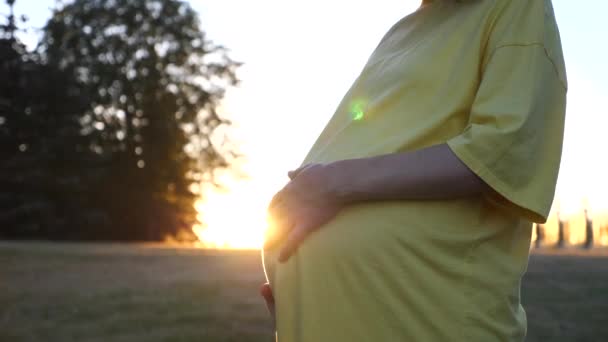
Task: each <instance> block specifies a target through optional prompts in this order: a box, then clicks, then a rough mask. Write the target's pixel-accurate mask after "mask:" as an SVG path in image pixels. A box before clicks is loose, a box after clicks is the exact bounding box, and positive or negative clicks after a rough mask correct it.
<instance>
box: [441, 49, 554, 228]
mask: <svg viewBox="0 0 608 342" xmlns="http://www.w3.org/2000/svg"><path fill="white" fill-rule="evenodd" d="M556 68H557V66H556V65H555V62H554V61H553V60H552V59H551V58H550V56H549V55H548V53H547V50H546V48H545V46H544V45H543V44H540V43H532V44H508V45H504V46H499V47H497V48H496V49H495V50H494V51H492V52H491V56H490V57H489V58H488V61H487V64H486V66H485V68H484V70H483V74H482V79H481V82H480V86H479V88H478V91H477V94H476V96H475V100H474V103H473V106H472V108H471V111H470V119H469V124H468V126H467V128H466V130H465V131H464V132H463V133H462V134H460V135H458V136H456V137H455V138H453V139H451V140H449V141H448V145H449V147H450V148H451V150H452V151H453V152H454V153H455V154H456V155H457V156H458V157H459V159H460V160H461V161H463V162H464V163H465V164H466V165H467V166H468V167H469V168H470V169H471V170H472V171H473V172H474V173H475V174H477V175H478V176H479V177H480V178H481V179H482V180H483V181H485V182H486V183H487V184H488V185H489V188H490V190H489V191H488V192H487V194H486V195H487V198H488V199H489V200H490V201H492V202H493V203H495V204H496V205H498V206H500V207H501V208H503V209H505V210H508V211H511V212H514V213H516V214H518V215H520V216H523V217H525V218H527V219H529V220H530V221H533V222H538V223H543V222H545V221H546V219H547V216H548V214H549V211H550V208H551V204H552V202H553V197H554V193H555V185H556V181H557V175H558V170H559V165H560V159H561V151H562V140H563V131H564V120H565V106H566V85H565V84H564V83H563V81H562V79H561V77H560V73H559V72H558V70H556Z"/></svg>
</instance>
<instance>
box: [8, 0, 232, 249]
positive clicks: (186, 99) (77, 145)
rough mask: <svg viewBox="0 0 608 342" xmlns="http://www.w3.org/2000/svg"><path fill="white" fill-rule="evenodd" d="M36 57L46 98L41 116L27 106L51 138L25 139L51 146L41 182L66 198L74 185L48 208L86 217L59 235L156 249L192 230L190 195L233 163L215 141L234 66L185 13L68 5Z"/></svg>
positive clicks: (132, 3) (150, 6)
mask: <svg viewBox="0 0 608 342" xmlns="http://www.w3.org/2000/svg"><path fill="white" fill-rule="evenodd" d="M36 57H37V58H38V60H36V63H37V64H36V65H37V66H39V67H40V68H41V69H39V70H38V71H37V72H38V77H39V78H42V79H45V80H47V82H45V86H46V87H45V86H42V88H43V89H48V90H49V91H47V93H44V92H43V91H42V90H41V92H42V95H41V96H40V98H38V99H35V100H34V101H33V102H36V104H43V106H42V107H44V108H46V109H45V110H32V109H31V108H33V107H32V106H30V107H29V108H30V112H31V113H30V114H33V115H34V117H35V118H36V120H38V121H40V122H42V124H41V129H39V131H42V132H46V133H45V134H42V135H43V136H48V138H47V139H42V138H40V135H34V138H33V139H35V142H33V143H31V146H34V145H37V146H40V148H46V149H47V152H48V148H49V146H55V147H54V148H53V149H52V150H53V151H54V153H53V156H54V157H53V158H51V160H49V161H47V163H46V164H45V168H42V169H41V170H43V173H45V174H46V175H48V176H49V177H50V178H51V180H52V181H50V182H49V183H53V181H54V182H55V183H54V184H53V186H54V187H57V186H59V187H60V188H61V189H66V190H67V189H68V188H69V187H68V186H67V185H66V184H64V183H66V182H65V181H64V182H63V183H61V182H59V180H60V179H64V180H65V179H66V178H68V179H72V180H74V182H72V183H75V184H77V186H74V189H76V190H74V191H75V192H77V193H78V194H79V195H78V196H74V193H72V194H71V195H70V196H56V197H54V198H53V203H55V204H57V203H64V204H66V203H68V202H69V203H72V204H71V205H64V206H61V205H59V206H57V205H55V206H56V207H63V211H64V212H66V210H67V213H68V214H67V215H68V216H69V215H70V212H69V210H68V209H67V208H72V210H76V213H73V212H72V213H71V214H73V215H75V216H84V217H83V218H82V219H80V220H79V222H80V223H79V224H76V223H73V224H68V226H70V228H69V229H71V230H73V231H72V232H71V233H70V234H68V235H69V236H76V237H78V238H84V239H121V240H125V239H128V240H131V239H138V240H141V239H144V240H158V239H162V238H163V237H164V236H165V235H168V234H176V233H178V232H180V231H182V230H186V231H190V227H191V226H192V224H194V223H195V221H196V213H195V209H194V205H193V203H194V200H195V199H196V196H197V194H196V193H194V192H193V191H192V190H193V189H192V186H191V185H192V184H193V183H195V182H200V181H204V180H210V179H212V175H213V170H216V169H218V168H225V167H228V166H229V165H230V161H231V159H232V158H234V157H235V155H234V153H233V151H230V150H229V149H227V148H226V147H225V146H224V145H222V144H221V142H222V140H221V139H217V132H218V131H219V130H218V128H220V127H222V126H225V125H228V124H229V121H228V120H226V119H224V118H221V117H220V116H219V115H218V114H217V111H216V108H217V106H218V104H219V102H220V100H221V99H222V97H223V95H224V91H225V89H226V87H228V86H232V85H235V84H236V83H237V79H236V76H235V71H236V68H237V67H238V66H239V64H238V63H236V62H234V61H233V60H231V59H230V58H229V57H228V55H227V52H226V50H225V49H224V48H222V47H221V46H217V45H214V44H212V43H211V42H209V41H208V40H207V39H206V38H205V35H204V33H203V32H202V31H201V30H200V27H199V22H198V16H197V15H196V13H195V12H194V11H193V10H192V9H191V8H190V6H189V5H188V4H187V3H184V2H181V1H177V0H156V1H138V0H109V1H101V0H76V1H73V2H71V3H69V4H66V5H63V6H62V7H60V8H57V9H56V10H55V11H54V12H53V16H52V18H51V19H50V20H49V22H48V23H47V25H46V27H45V28H44V36H43V39H42V41H41V42H40V45H39V50H38V51H37V54H36ZM41 71H44V72H41ZM32 81H33V80H32ZM57 85H60V86H57ZM53 91H54V92H57V93H61V94H50V93H49V92H51V93H52V92H53ZM9 98H10V99H13V98H25V97H24V96H18V95H9ZM31 100H32V99H30V102H32V101H31ZM58 100H59V101H60V103H56V102H57V101H58ZM83 104H84V105H83ZM52 105H53V106H52ZM49 108H50V109H49ZM74 113H76V114H74ZM75 115H76V119H75ZM59 118H65V120H58V119H59ZM50 122H55V123H56V127H55V126H52V125H51V123H50ZM74 124H76V126H75V125H74ZM34 126H35V125H34ZM7 127H8V126H7ZM28 127H33V126H32V125H29V126H28ZM9 128H10V127H9ZM51 128H52V130H50V129H51ZM74 128H75V129H76V130H74ZM62 129H63V130H67V132H69V133H66V132H64V131H62ZM9 130H10V131H11V132H15V131H16V130H15V129H12V128H10V129H9ZM45 130H46V131H45ZM49 132H50V134H48V133H49ZM60 132H63V133H60ZM74 132H76V133H74ZM20 146H21V145H20ZM28 146H29V145H28ZM20 152H21V151H20ZM34 159H35V160H36V161H40V160H42V156H41V155H37V156H36V157H34ZM49 177H47V178H49ZM30 180H31V178H30ZM60 183H61V184H60ZM68 183H69V182H68ZM59 192H60V193H62V191H59ZM65 192H69V191H63V193H62V195H65ZM47 195H48V194H47ZM74 198H78V200H77V201H74V200H73V199H74ZM73 202H76V204H78V205H73V204H74V203H73ZM64 221H65V220H64Z"/></svg>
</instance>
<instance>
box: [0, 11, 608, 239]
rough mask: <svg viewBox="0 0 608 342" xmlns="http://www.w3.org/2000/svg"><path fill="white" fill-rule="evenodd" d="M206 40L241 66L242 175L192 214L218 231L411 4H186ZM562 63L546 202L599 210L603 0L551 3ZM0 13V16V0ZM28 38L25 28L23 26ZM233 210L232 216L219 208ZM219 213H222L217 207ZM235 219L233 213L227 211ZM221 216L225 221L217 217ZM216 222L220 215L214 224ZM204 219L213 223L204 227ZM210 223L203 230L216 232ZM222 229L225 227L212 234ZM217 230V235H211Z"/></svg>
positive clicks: (334, 101) (254, 200) (605, 110)
mask: <svg viewBox="0 0 608 342" xmlns="http://www.w3.org/2000/svg"><path fill="white" fill-rule="evenodd" d="M53 3H54V1H52V0H17V6H16V13H17V14H26V15H27V16H28V17H29V18H30V22H29V24H28V26H34V27H42V26H43V25H44V23H45V22H46V20H47V19H48V17H49V16H50V8H51V7H52V5H53ZM190 3H191V5H192V7H193V8H194V9H195V10H197V11H198V12H199V13H200V21H201V26H202V28H203V30H205V32H206V33H207V37H208V38H209V39H211V40H212V41H214V42H215V43H218V44H221V45H224V46H226V47H227V48H229V49H230V51H231V55H232V57H233V58H234V59H236V60H238V61H241V62H244V63H245V64H244V66H243V67H242V68H241V70H240V72H239V76H240V78H241V80H242V82H241V84H240V86H239V87H238V88H235V89H231V90H230V91H229V92H228V93H227V96H226V98H225V101H224V103H223V107H222V113H223V115H225V116H226V117H228V118H230V119H232V120H233V121H234V122H235V127H234V129H233V131H232V137H233V139H234V140H235V141H236V142H239V143H240V144H241V149H242V152H243V153H244V154H245V155H246V157H247V162H246V163H245V164H244V171H245V172H247V173H248V174H249V178H248V179H247V180H241V181H234V182H231V185H230V191H228V192H226V193H218V192H212V193H209V194H207V200H208V201H207V203H206V204H204V205H203V204H201V205H200V206H201V210H204V209H206V211H207V212H210V211H213V212H215V213H216V214H215V216H217V218H216V219H212V220H211V221H214V220H215V221H216V224H215V226H216V227H217V228H218V231H219V229H220V226H222V227H221V229H224V231H226V230H227V229H228V230H229V229H230V227H231V226H235V225H239V224H243V222H244V220H247V219H248V220H251V221H252V222H261V220H263V216H264V215H265V205H266V203H267V201H268V200H269V199H270V197H271V196H272V194H273V193H274V192H275V191H276V190H278V189H279V188H280V187H281V186H282V185H283V184H284V183H285V182H286V181H287V177H286V173H287V171H288V170H290V169H293V168H296V167H298V166H299V163H301V161H302V159H303V158H304V156H305V154H306V152H307V151H308V148H309V147H310V146H311V145H312V143H313V142H314V141H315V139H316V137H317V135H318V134H319V133H320V131H321V129H322V128H323V126H324V125H325V123H326V122H327V121H328V120H329V118H330V117H331V115H332V114H333V111H334V110H335V108H336V106H337V105H338V103H339V101H340V100H341V98H342V96H343V94H344V93H345V92H346V91H347V89H348V87H349V86H350V84H351V83H352V82H353V81H354V79H355V77H356V76H357V75H358V72H359V71H360V70H361V68H362V67H363V65H364V63H365V61H366V60H367V58H368V56H369V55H370V54H371V52H372V50H373V49H374V47H375V46H376V45H377V43H378V41H379V39H380V38H381V37H382V35H383V34H384V32H385V31H386V30H388V28H390V27H391V26H392V25H393V24H394V23H395V22H396V21H397V20H399V19H400V18H402V17H403V16H405V15H407V14H408V13H410V12H411V11H413V10H414V9H415V8H416V7H417V6H418V5H419V2H417V1H414V0H374V1H360V0H351V1H345V0H333V1H328V0H323V1H321V0H307V1H298V0H290V1H284V0H257V1H251V0H204V1H203V0H191V1H190ZM553 6H554V9H555V13H556V17H557V21H558V25H559V28H560V33H561V38H562V45H563V49H564V55H565V59H566V66H567V73H568V82H569V93H568V108H567V121H566V135H565V141H564V150H563V157H562V166H561V169H560V177H559V181H558V190H557V194H556V202H555V203H556V204H557V203H559V205H560V207H561V209H562V211H563V212H565V213H574V212H576V211H579V210H580V209H581V208H582V206H583V203H584V202H585V201H586V202H587V203H588V205H589V206H590V208H591V211H592V212H600V211H607V210H608V182H606V181H605V173H606V172H607V171H608V153H606V151H605V150H606V147H608V131H607V127H608V106H606V101H605V96H604V94H608V84H607V83H606V82H607V81H608V66H607V65H606V62H605V61H608V44H606V43H605V41H606V35H607V34H608V27H607V26H606V25H605V21H606V14H607V13H608V1H605V0H584V1H573V0H553ZM0 13H6V5H4V2H3V3H2V5H0ZM22 37H23V39H24V40H25V41H26V43H28V44H29V45H34V44H35V41H36V35H35V33H34V32H30V33H29V34H23V35H22ZM234 206H239V208H242V215H240V216H241V217H240V219H239V221H238V222H237V221H234V222H228V221H226V219H225V218H223V219H222V218H221V217H222V215H220V214H221V213H223V212H226V213H229V212H230V210H229V209H230V208H233V207H234ZM226 216H229V215H226ZM232 216H234V215H232ZM222 220H223V221H222ZM220 221H222V222H220ZM211 225H213V224H211ZM218 231H213V230H208V231H207V233H209V234H220V233H219V232H218ZM222 234H229V232H228V233H222ZM220 238H221V237H218V239H220Z"/></svg>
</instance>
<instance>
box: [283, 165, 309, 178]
mask: <svg viewBox="0 0 608 342" xmlns="http://www.w3.org/2000/svg"><path fill="white" fill-rule="evenodd" d="M309 166H310V164H307V165H303V166H300V167H299V168H297V169H295V170H291V171H289V172H287V176H289V179H294V178H296V177H297V176H298V175H299V174H300V172H302V171H304V169H306V168H308V167H309Z"/></svg>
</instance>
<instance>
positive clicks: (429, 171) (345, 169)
mask: <svg viewBox="0 0 608 342" xmlns="http://www.w3.org/2000/svg"><path fill="white" fill-rule="evenodd" d="M327 169H328V170H327V172H328V174H329V177H330V179H331V181H330V184H331V187H332V189H329V190H330V192H332V193H333V194H334V195H335V196H336V198H337V199H338V200H339V201H343V202H345V203H353V202H361V201H383V200H420V199H423V200H433V199H437V200H440V199H452V198H459V197H467V196H475V195H479V194H481V193H482V192H483V191H484V190H485V189H487V188H488V186H487V185H486V184H485V183H484V182H483V181H482V180H481V179H480V178H479V177H478V176H477V175H475V174H474V173H473V172H472V171H471V170H470V169H469V168H468V167H467V166H466V165H465V164H464V163H463V162H461V161H460V159H458V157H456V155H455V154H454V153H453V152H452V150H451V149H450V148H449V147H448V145H447V144H441V145H436V146H432V147H428V148H424V149H421V150H417V151H413V152H405V153H394V154H388V155H382V156H377V157H370V158H361V159H348V160H341V161H337V162H334V163H331V164H328V165H327Z"/></svg>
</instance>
